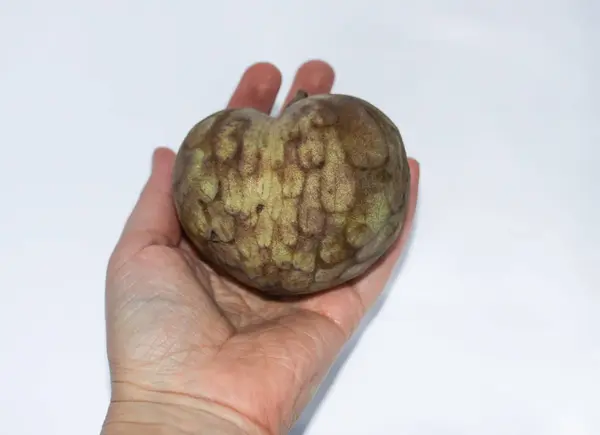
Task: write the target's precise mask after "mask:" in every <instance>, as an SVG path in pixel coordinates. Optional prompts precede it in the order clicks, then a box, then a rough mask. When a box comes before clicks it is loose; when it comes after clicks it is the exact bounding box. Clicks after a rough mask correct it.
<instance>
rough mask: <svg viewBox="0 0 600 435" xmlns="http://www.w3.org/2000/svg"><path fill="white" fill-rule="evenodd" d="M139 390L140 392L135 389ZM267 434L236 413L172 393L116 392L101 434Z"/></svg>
mask: <svg viewBox="0 0 600 435" xmlns="http://www.w3.org/2000/svg"><path fill="white" fill-rule="evenodd" d="M138 393H139V391H138ZM190 433H202V434H207V435H267V434H266V432H265V431H264V430H262V429H261V428H257V427H256V426H255V425H253V424H252V423H251V422H249V421H248V420H247V419H246V418H245V417H243V416H242V415H240V414H239V413H237V412H235V411H233V410H230V409H228V408H225V407H221V406H218V405H215V404H212V403H210V402H207V401H202V400H199V399H195V398H188V397H186V396H179V395H177V394H171V393H156V392H149V391H145V392H143V394H135V395H129V394H128V395H126V396H124V395H123V394H119V397H118V398H117V397H114V398H113V400H112V401H111V403H110V406H109V408H108V412H107V415H106V419H105V422H104V425H103V428H102V432H101V435H138V434H139V435H142V434H143V435H188V434H190Z"/></svg>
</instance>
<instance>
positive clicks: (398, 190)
mask: <svg viewBox="0 0 600 435" xmlns="http://www.w3.org/2000/svg"><path fill="white" fill-rule="evenodd" d="M409 183H410V174H409V166H408V160H407V157H406V152H405V149H404V144H403V142H402V138H401V136H400V133H399V131H398V129H397V128H396V126H395V125H394V124H393V123H392V121H391V120H390V119H389V118H388V117H387V116H386V115H384V114H383V113H382V112H381V111H380V110H378V109H377V108H376V107H374V106H373V105H371V104H369V103H367V102H366V101H363V100H361V99H358V98H356V97H351V96H346V95H336V94H333V95H329V94H328V95H314V96H310V97H307V96H306V94H302V93H299V95H298V97H297V98H296V99H295V101H294V102H292V104H290V105H289V106H287V107H286V108H285V109H284V110H283V111H282V113H281V115H280V116H278V117H271V116H269V115H267V114H264V113H261V112H259V111H257V110H254V109H229V110H223V111H220V112H217V113H215V114H213V115H211V116H209V117H208V118H205V119H204V120H202V121H200V122H199V123H198V124H196V125H195V126H194V127H193V128H192V129H191V131H190V132H189V133H188V135H187V136H186V138H185V140H184V141H183V143H182V145H181V147H180V149H179V152H178V154H177V158H176V163H175V169H174V174H173V188H174V200H175V207H176V210H177V213H178V217H179V221H180V222H181V225H182V228H183V230H184V232H185V233H186V234H187V236H188V238H189V239H190V240H191V241H192V243H193V244H194V245H195V246H196V248H197V249H198V251H199V253H200V255H201V257H202V258H203V259H204V260H205V261H207V262H208V263H209V264H210V265H212V266H213V267H215V269H217V270H220V271H222V272H224V273H226V274H229V275H230V276H231V277H234V278H236V279H237V280H238V281H239V282H241V283H242V284H245V285H247V286H249V287H252V288H254V289H257V290H259V291H260V292H262V293H264V294H269V295H275V296H285V295H301V294H309V293H315V292H318V291H322V290H326V289H330V288H332V287H335V286H338V285H340V284H342V283H345V282H347V281H349V280H351V279H353V278H356V277H357V276H359V275H361V274H363V273H364V272H365V271H366V270H367V269H368V268H369V267H370V266H371V265H372V264H373V263H374V262H375V261H376V260H378V259H379V258H380V257H381V256H382V255H383V254H385V253H386V251H387V250H388V248H389V247H390V246H391V245H392V243H393V242H394V241H395V239H396V238H397V237H398V235H399V233H400V231H401V229H402V225H403V223H404V218H405V215H406V212H407V200H408V192H409Z"/></svg>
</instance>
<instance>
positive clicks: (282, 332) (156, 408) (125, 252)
mask: <svg viewBox="0 0 600 435" xmlns="http://www.w3.org/2000/svg"><path fill="white" fill-rule="evenodd" d="M333 82H334V71H333V69H332V68H331V66H329V65H328V64H327V63H324V62H322V61H316V60H313V61H309V62H306V63H304V64H303V65H302V66H301V67H300V68H299V69H298V71H297V73H296V76H295V78H294V81H293V84H292V86H291V89H290V90H289V93H288V95H287V99H286V102H285V103H284V107H285V105H286V104H287V102H289V101H290V100H291V99H292V98H293V96H294V95H295V94H296V91H297V90H298V89H304V90H306V91H308V93H309V94H322V93H329V92H331V88H332V86H333ZM280 86H281V74H280V72H279V70H278V69H277V68H276V67H275V66H273V65H271V64H268V63H257V64H254V65H252V66H251V67H249V68H248V69H247V70H246V71H245V73H244V74H243V76H242V78H241V80H240V83H239V85H238V87H237V89H236V90H235V92H234V94H233V96H232V97H231V100H230V102H229V105H228V107H229V108H241V107H253V108H255V109H258V110H261V111H264V112H266V113H270V112H271V110H272V108H273V105H274V102H275V98H276V96H277V94H278V92H279V88H280ZM174 158H175V154H174V153H173V152H172V151H171V150H169V149H166V148H158V149H156V150H155V152H154V155H153V159H152V171H151V175H150V176H149V179H148V180H147V182H146V185H145V186H144V188H143V190H142V192H141V194H140V197H139V199H138V202H137V204H136V205H135V208H134V210H133V211H132V213H131V215H130V216H129V218H128V220H127V222H126V224H125V227H124V230H123V232H122V235H121V237H120V239H119V241H118V243H117V246H116V247H115V249H114V252H113V254H112V255H111V258H110V260H109V264H108V270H107V279H106V325H107V347H108V349H107V350H108V359H109V367H110V373H111V390H112V391H111V401H110V405H109V408H108V412H107V416H106V419H105V422H104V425H103V428H102V434H103V435H115V434H137V433H143V434H146V435H152V434H159V433H160V434H178V435H179V434H191V433H207V434H228V435H229V434H236V435H237V434H239V435H242V434H243V435H279V434H285V433H287V431H288V430H289V428H290V427H291V426H292V424H293V423H294V421H295V420H296V419H297V417H298V416H299V414H300V413H301V411H302V410H303V408H304V407H305V406H306V405H307V404H308V402H309V401H310V400H311V398H312V397H313V395H314V393H315V392H316V388H317V387H318V385H319V383H320V382H321V381H322V380H323V378H324V376H325V375H326V374H327V372H328V370H329V368H330V367H331V365H332V364H333V362H334V360H335V358H336V356H337V355H338V352H339V351H340V350H341V348H342V346H343V345H344V343H345V342H346V341H347V340H348V339H349V338H350V336H351V335H352V333H353V332H354V330H355V329H356V327H357V326H358V324H359V322H360V321H361V319H362V318H363V316H364V314H365V312H366V311H367V310H368V309H369V308H370V307H371V306H372V305H373V302H374V301H375V300H376V298H377V297H378V295H379V294H380V293H381V291H382V290H383V288H384V286H385V285H386V282H387V281H388V278H389V277H390V274H391V272H392V270H393V268H394V266H395V264H396V262H397V261H398V258H399V256H400V254H401V251H402V247H403V245H404V244H405V242H406V240H407V237H408V233H409V231H410V228H411V225H412V219H413V216H414V212H415V208H416V203H417V192H418V181H419V165H418V163H417V161H416V160H414V159H410V160H409V162H410V170H411V177H412V178H411V186H412V188H411V192H410V199H409V212H408V214H407V218H406V219H407V221H406V223H405V226H404V230H403V232H402V234H401V236H400V237H399V239H398V241H397V242H396V243H395V244H394V246H393V247H392V248H391V249H390V251H389V252H388V254H387V255H386V256H385V257H384V258H382V259H381V260H380V261H379V262H378V263H377V265H376V266H375V267H373V268H372V269H371V270H370V271H369V272H368V273H367V274H366V275H364V276H363V277H362V278H360V279H359V280H355V281H353V282H352V284H351V285H347V286H344V287H341V288H337V289H335V290H333V291H329V292H326V293H322V294H318V295H315V296H311V297H309V298H307V299H303V300H301V301H296V302H275V301H269V300H266V299H262V298H260V297H258V296H257V295H256V294H254V293H251V292H249V291H247V290H246V289H244V288H242V287H240V286H238V285H236V284H235V283H234V282H232V281H230V280H229V279H227V278H226V277H223V276H219V275H217V274H216V273H214V271H213V270H212V269H211V268H210V267H209V266H207V265H206V264H205V263H203V262H201V261H200V260H199V259H198V258H197V257H196V256H195V254H194V251H193V249H191V247H190V245H189V244H188V243H187V241H186V239H185V238H184V237H183V235H182V232H181V229H180V225H179V222H178V220H177V216H176V213H175V209H174V205H173V200H172V196H171V171H172V168H173V163H174Z"/></svg>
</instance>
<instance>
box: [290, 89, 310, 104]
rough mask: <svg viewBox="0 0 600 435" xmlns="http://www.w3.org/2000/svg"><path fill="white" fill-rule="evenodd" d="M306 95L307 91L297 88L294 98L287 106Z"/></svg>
mask: <svg viewBox="0 0 600 435" xmlns="http://www.w3.org/2000/svg"><path fill="white" fill-rule="evenodd" d="M306 97H308V92H306V91H305V90H304V89H298V91H297V92H296V95H294V98H292V100H291V101H290V102H289V104H288V105H287V107H290V106H291V105H292V104H294V103H297V102H298V101H300V100H303V99H305V98H306Z"/></svg>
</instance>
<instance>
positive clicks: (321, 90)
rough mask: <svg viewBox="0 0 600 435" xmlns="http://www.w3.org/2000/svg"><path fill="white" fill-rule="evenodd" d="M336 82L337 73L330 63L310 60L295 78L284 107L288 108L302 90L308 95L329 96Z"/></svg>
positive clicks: (299, 69)
mask: <svg viewBox="0 0 600 435" xmlns="http://www.w3.org/2000/svg"><path fill="white" fill-rule="evenodd" d="M334 81H335V72H334V71H333V68H332V67H331V65H329V64H328V63H326V62H323V61H321V60H310V61H308V62H306V63H304V64H303V65H302V66H301V67H300V68H298V72H296V77H294V81H293V82H292V86H291V88H290V90H289V92H288V94H287V97H286V98H285V102H284V103H283V107H286V106H287V105H288V104H289V103H290V101H292V99H293V98H294V96H295V95H296V93H297V92H298V91H299V90H300V89H302V90H303V91H306V92H307V93H308V95H314V94H328V93H329V92H331V88H332V87H333V82H334Z"/></svg>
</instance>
